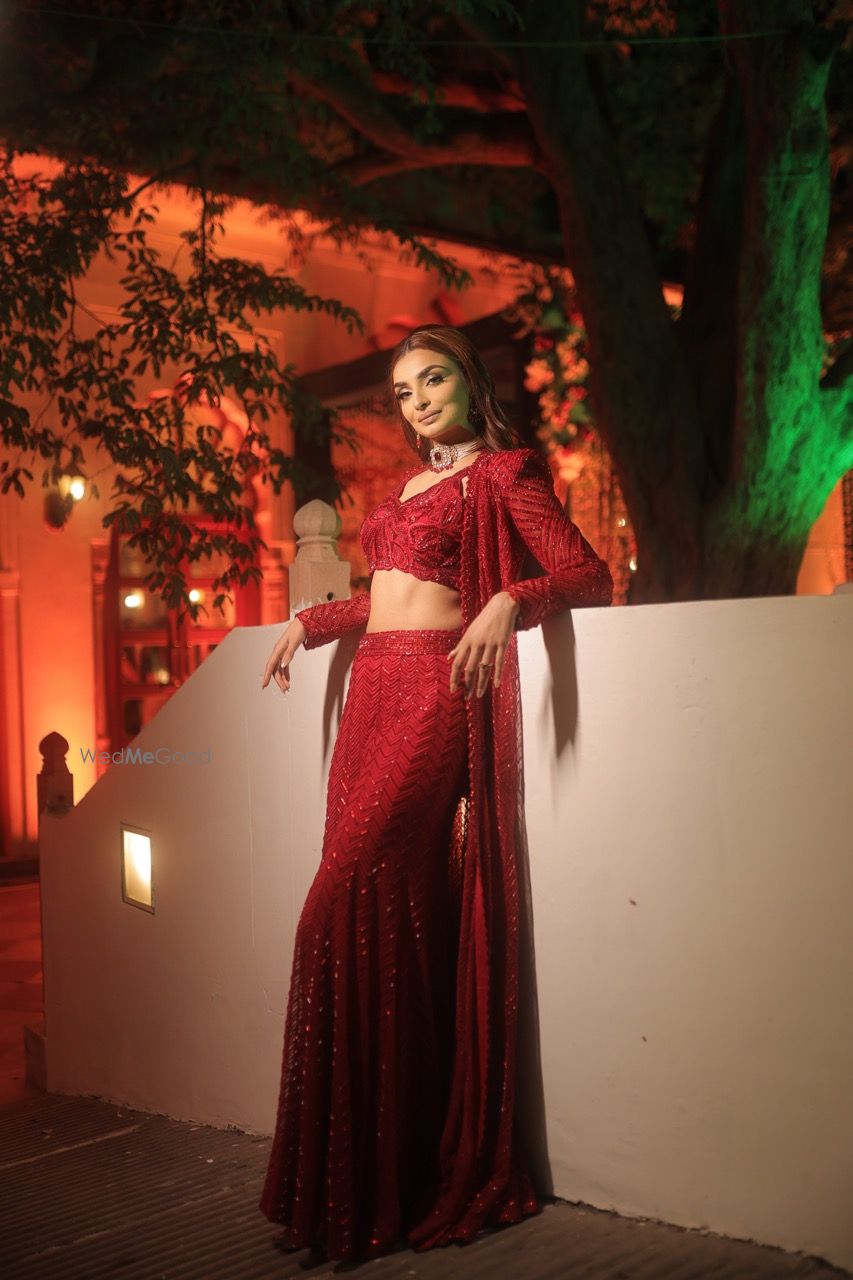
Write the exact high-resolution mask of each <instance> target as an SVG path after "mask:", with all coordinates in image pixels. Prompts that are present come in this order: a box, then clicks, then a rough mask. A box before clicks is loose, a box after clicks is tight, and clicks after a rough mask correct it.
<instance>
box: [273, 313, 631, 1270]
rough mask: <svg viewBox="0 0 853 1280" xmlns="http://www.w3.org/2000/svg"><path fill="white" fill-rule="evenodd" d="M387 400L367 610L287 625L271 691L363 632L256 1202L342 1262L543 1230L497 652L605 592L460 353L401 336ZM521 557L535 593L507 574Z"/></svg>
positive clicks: (513, 662)
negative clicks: (389, 454) (538, 1221)
mask: <svg viewBox="0 0 853 1280" xmlns="http://www.w3.org/2000/svg"><path fill="white" fill-rule="evenodd" d="M390 383H391V388H392V391H393V394H394V397H395V399H396V401H397V405H398V407H399V414H400V420H401V425H402V428H403V432H404V435H405V437H406V439H407V440H408V442H409V443H410V444H411V445H412V447H413V449H415V451H416V452H417V454H418V456H419V458H420V459H421V464H420V465H419V466H417V467H414V468H412V469H411V470H410V471H408V472H407V473H406V475H404V476H403V478H402V480H401V481H400V483H399V484H398V485H397V486H396V487H395V489H394V490H393V491H392V493H391V494H389V496H388V497H387V498H386V499H385V501H384V502H383V503H381V504H380V505H379V506H378V507H377V508H376V509H375V511H373V512H371V513H370V514H369V515H368V517H367V518H366V520H365V521H364V523H363V525H362V528H361V540H362V545H363V547H364V550H365V553H366V555H367V558H368V562H369V565H370V568H371V569H372V570H373V577H372V580H371V589H370V592H369V594H361V595H358V596H355V597H354V598H352V599H350V600H341V601H337V600H332V601H329V602H328V603H325V604H318V605H314V606H312V607H310V608H307V609H303V610H301V611H300V612H299V613H297V614H296V616H295V618H294V619H293V620H292V621H291V622H290V624H289V626H288V627H287V628H286V630H285V631H284V633H283V635H282V636H281V637H280V639H279V640H278V642H277V643H276V645H275V647H274V649H273V651H272V654H271V655H270V659H269V662H268V663H267V667H266V671H265V673H264V677H263V687H264V688H265V687H266V685H267V684H268V683H269V680H270V678H273V679H275V681H276V683H277V684H278V686H279V688H280V689H282V691H283V692H285V693H286V692H287V690H288V688H289V687H290V670H289V664H290V661H291V659H292V658H293V655H294V653H295V652H296V650H297V649H298V648H299V646H300V644H304V646H305V648H306V649H310V648H314V647H315V646H317V645H319V644H324V643H326V642H327V641H329V640H332V639H337V638H338V637H339V636H341V635H343V634H344V633H345V632H347V631H350V630H354V629H355V628H358V627H361V626H363V625H364V624H365V623H366V630H365V633H364V635H362V636H361V638H360V640H359V643H358V648H357V650H356V654H355V658H354V661H353V666H352V670H351V673H350V680H349V685H348V689H347V696H346V701H345V705H344V710H343V715H342V718H341V723H340V727H339V730H338V735H337V739H336V741H335V747H334V750H333V753H332V760H331V763H330V768H329V782H328V799H327V809H326V820H325V830H324V837H323V852H322V858H321V863H320V868H319V870H318V872H317V875H316V877H315V880H314V882H313V884H312V886H311V889H310V891H309V894H308V897H307V900H306V902H305V905H304V907H303V911H302V914H301V916H300V920H299V926H298V929H297V934H296V942H295V948H294V961H293V972H292V976H291V987H290V996H289V1000H288V1010H287V1018H286V1022H285V1033H284V1053H283V1063H282V1082H281V1093H280V1097H279V1105H278V1116H277V1121H276V1129H275V1135H274V1139H273V1145H272V1152H271V1156H270V1163H269V1168H268V1170H267V1176H266V1181H265V1184H264V1189H263V1194H262V1197H261V1202H260V1204H261V1209H262V1211H263V1212H264V1214H265V1215H266V1216H267V1217H268V1218H269V1219H270V1220H271V1221H274V1222H278V1223H282V1224H284V1225H285V1227H286V1228H287V1230H286V1232H285V1235H284V1238H283V1240H282V1243H284V1244H288V1245H290V1246H292V1247H302V1246H305V1245H308V1244H314V1245H316V1246H318V1247H320V1248H321V1249H322V1250H323V1252H325V1254H326V1256H328V1257H329V1258H337V1259H348V1260H350V1261H356V1260H358V1261H361V1260H364V1259H367V1258H371V1257H376V1256H378V1255H379V1254H382V1253H387V1252H389V1251H390V1250H392V1249H393V1248H394V1247H395V1246H396V1245H398V1244H408V1245H410V1246H412V1247H413V1248H416V1249H425V1248H430V1247H432V1246H434V1245H438V1244H447V1243H450V1242H451V1241H458V1242H465V1241H469V1240H472V1239H473V1238H474V1237H475V1236H476V1234H477V1232H478V1231H480V1230H481V1229H482V1228H484V1227H488V1226H492V1225H496V1224H498V1223H509V1222H518V1221H519V1220H520V1219H521V1218H523V1217H524V1216H526V1215H529V1214H534V1213H537V1212H539V1208H540V1206H539V1204H538V1202H537V1199H536V1195H535V1193H534V1190H533V1186H532V1184H531V1181H530V1177H529V1174H528V1171H527V1165H526V1160H525V1157H524V1153H523V1149H522V1146H521V1142H520V1138H519V1134H518V1132H517V1127H516V1125H515V1123H514V1115H515V1060H516V1022H517V1005H518V962H519V961H518V932H519V916H520V906H519V871H521V872H522V873H523V867H522V866H521V865H520V864H521V859H522V856H523V853H524V850H525V847H526V846H525V843H524V825H523V794H524V790H523V777H522V762H523V755H522V738H521V713H520V702H519V684H518V663H517V643H516V639H515V634H514V633H515V631H518V630H522V629H525V628H527V627H531V626H535V625H536V624H538V623H539V622H541V621H542V620H543V619H544V618H546V617H548V616H550V615H552V614H555V613H558V612H560V611H561V610H564V609H567V608H571V607H579V606H587V605H604V604H610V603H611V600H612V593H613V582H612V578H611V576H610V571H609V569H608V567H607V565H606V564H605V563H604V561H603V560H601V559H600V558H599V557H598V556H597V555H596V554H595V552H594V551H593V549H592V547H591V546H590V545H589V543H588V542H587V541H586V540H585V539H584V538H583V537H582V535H581V533H580V531H579V530H578V528H577V527H576V526H575V525H574V524H573V523H572V522H571V521H570V520H569V519H568V517H567V516H566V514H565V512H564V511H563V509H562V507H561V506H560V503H559V502H558V500H557V497H556V494H555V493H554V488H553V484H552V481H551V475H550V470H549V468H548V466H547V464H546V463H545V462H544V460H543V459H542V458H541V457H540V455H539V454H538V453H537V452H536V451H535V450H533V449H529V448H525V447H521V446H520V445H519V441H518V438H517V437H516V436H515V434H514V433H513V431H512V429H511V427H510V426H509V425H508V423H507V421H506V419H505V417H504V414H503V412H502V410H501V408H500V406H499V405H498V403H497V400H496V399H495V395H494V390H493V386H492V381H491V378H490V376H489V374H488V372H487V370H486V368H485V366H484V365H483V363H482V360H481V359H480V357H479V355H478V353H477V351H476V350H475V349H474V348H473V347H472V345H471V343H470V342H469V340H468V339H467V338H466V337H465V335H464V334H462V333H460V332H459V331H458V330H456V329H453V328H450V327H448V326H444V325H425V326H421V327H420V328H418V329H415V330H414V331H413V332H412V333H411V334H409V336H408V337H407V338H405V339H404V340H403V341H402V342H401V343H400V344H399V346H398V347H397V348H396V349H395V351H394V352H393V355H392V359H391V362H390ZM528 553H529V554H531V555H532V556H533V557H534V558H535V561H537V562H538V565H537V567H538V568H541V569H544V571H545V572H544V573H541V574H539V575H538V576H534V577H526V578H523V577H521V574H520V570H521V566H522V562H523V560H524V558H525V556H526V555H527V554H528Z"/></svg>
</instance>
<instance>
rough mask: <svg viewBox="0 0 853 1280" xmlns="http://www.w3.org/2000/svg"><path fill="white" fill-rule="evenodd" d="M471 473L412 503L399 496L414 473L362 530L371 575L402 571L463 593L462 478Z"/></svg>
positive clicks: (436, 485) (445, 480)
mask: <svg viewBox="0 0 853 1280" xmlns="http://www.w3.org/2000/svg"><path fill="white" fill-rule="evenodd" d="M467 470H468V468H467V467H465V468H464V470H462V471H457V472H455V473H454V474H452V475H448V476H443V477H442V478H441V479H440V480H434V481H433V483H432V484H431V485H430V486H429V488H428V489H424V490H422V491H421V492H420V493H414V494H412V495H411V497H409V498H401V497H400V494H401V493H402V492H403V489H405V487H406V483H407V481H408V480H409V479H410V478H411V477H412V475H414V474H416V472H409V473H408V474H407V475H405V476H404V477H403V479H402V480H401V481H400V483H399V484H398V485H397V487H396V489H394V491H393V492H392V493H390V494H389V495H388V497H387V498H386V499H385V501H384V502H380V504H379V506H378V507H375V508H374V510H373V511H371V512H370V515H368V516H367V518H366V519H365V520H364V522H363V523H362V526H361V532H360V535H359V536H360V538H361V545H362V548H363V549H364V554H365V555H366V556H367V562H368V565H369V567H370V570H371V572H373V570H374V569H402V570H404V572H406V573H411V574H413V575H414V577H416V578H421V579H423V580H424V581H428V582H440V583H442V585H444V586H447V587H453V588H454V589H455V590H456V591H458V590H459V573H460V549H461V545H462V510H463V504H464V501H465V498H464V494H463V492H462V476H463V475H464V474H465V471H467Z"/></svg>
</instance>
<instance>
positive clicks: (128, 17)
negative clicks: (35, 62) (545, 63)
mask: <svg viewBox="0 0 853 1280" xmlns="http://www.w3.org/2000/svg"><path fill="white" fill-rule="evenodd" d="M36 12H37V13H39V14H46V15H49V16H50V17H56V18H78V19H79V18H85V19H87V20H88V21H90V22H91V21H96V22H112V23H118V24H121V25H122V26H134V27H151V28H153V29H155V30H158V31H175V32H178V33H180V34H187V35H220V36H223V35H224V36H229V37H234V38H235V39H241V40H253V39H257V40H273V39H274V40H275V41H276V42H279V41H282V40H285V41H287V40H291V41H300V40H301V41H304V42H305V43H311V44H352V43H353V41H357V43H358V44H360V45H363V44H377V45H379V44H386V45H395V46H398V47H406V46H409V45H411V46H413V47H417V48H425V47H426V48H433V49H449V48H459V49H477V48H479V47H480V43H479V42H478V41H475V40H452V39H444V40H434V39H429V38H427V37H425V36H418V37H417V38H415V39H412V40H404V39H401V38H400V37H397V36H370V35H362V34H357V35H356V34H354V35H333V34H330V33H323V32H307V31H306V32H302V31H293V32H290V31H246V30H243V31H241V30H238V29H236V28H234V27H209V26H202V25H200V24H195V23H183V22H182V23H174V22H158V21H157V20H156V19H155V18H140V17H137V16H136V15H133V14H115V13H103V14H101V13H99V14H92V13H91V12H88V13H81V12H80V11H79V10H74V9H58V8H54V7H52V6H51V7H49V8H48V7H43V6H40V7H39V9H38V10H37V11H36ZM793 34H795V32H794V29H793V28H791V27H768V28H766V29H765V30H763V31H736V32H732V33H731V34H730V35H725V34H724V33H723V32H718V33H715V34H711V35H702V36H698V35H692V36H688V35H684V36H679V35H671V36H626V35H621V34H619V35H618V36H616V37H615V38H613V39H607V38H601V37H596V38H592V37H590V38H589V39H586V40H522V39H518V40H486V41H484V42H483V43H484V44H485V45H487V46H488V47H489V48H491V49H601V48H604V49H613V48H616V47H619V46H624V45H658V46H661V45H675V44H727V43H729V42H730V41H733V40H763V39H765V38H766V37H768V36H787V35H793Z"/></svg>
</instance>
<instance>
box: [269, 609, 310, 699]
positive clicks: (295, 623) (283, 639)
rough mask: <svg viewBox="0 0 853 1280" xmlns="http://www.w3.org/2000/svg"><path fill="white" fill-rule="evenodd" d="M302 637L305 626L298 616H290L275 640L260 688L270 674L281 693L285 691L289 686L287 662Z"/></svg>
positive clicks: (303, 636)
mask: <svg viewBox="0 0 853 1280" xmlns="http://www.w3.org/2000/svg"><path fill="white" fill-rule="evenodd" d="M304 639H305V628H304V627H303V625H302V623H301V622H300V621H299V619H298V618H292V619H291V620H290V623H289V625H288V626H287V627H286V628H285V630H284V631H283V632H282V634H281V635H280V636H279V638H278V640H276V642H275V647H274V649H273V651H272V653H271V654H270V656H269V661H268V662H267V665H266V670H265V671H264V675H263V684H262V685H261V688H262V689H266V687H267V685H268V684H269V682H270V676H272V677H273V679H274V680H275V682H276V684H277V685H278V687H279V689H281V691H282V693H287V691H288V689H289V688H290V671H289V670H288V664H289V662H290V659H291V658H292V657H293V655H294V653H296V650H297V649H298V648H299V646H300V645H301V644H302V641H303V640H304Z"/></svg>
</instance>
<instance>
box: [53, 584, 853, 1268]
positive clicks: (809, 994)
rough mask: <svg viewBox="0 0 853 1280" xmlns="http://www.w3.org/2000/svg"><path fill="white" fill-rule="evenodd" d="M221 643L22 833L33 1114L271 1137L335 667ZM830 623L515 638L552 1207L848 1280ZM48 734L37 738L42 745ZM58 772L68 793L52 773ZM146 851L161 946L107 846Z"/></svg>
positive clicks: (712, 623) (594, 614)
mask: <svg viewBox="0 0 853 1280" xmlns="http://www.w3.org/2000/svg"><path fill="white" fill-rule="evenodd" d="M279 632H280V628H279V627H266V628H252V629H240V630H237V631H235V632H232V633H231V634H230V635H229V636H228V638H227V639H226V641H225V642H224V643H223V644H222V645H220V647H219V648H218V649H217V650H216V652H215V653H214V654H213V655H212V657H211V658H210V659H209V660H208V661H207V662H206V663H205V664H204V665H203V666H202V668H201V669H200V670H199V671H198V672H196V674H195V675H194V676H193V677H192V678H191V679H190V680H189V681H188V683H187V684H186V685H185V686H184V687H183V688H182V689H181V690H180V691H179V692H178V693H177V695H176V696H175V697H173V698H172V699H171V700H170V702H169V703H168V704H167V705H166V707H165V708H164V709H163V711H162V712H161V713H160V715H159V716H158V717H157V718H156V720H155V721H154V722H153V723H152V724H151V725H148V726H147V727H146V729H145V730H144V731H143V733H142V734H141V735H140V736H139V738H137V739H136V740H135V744H134V745H140V746H143V747H147V748H149V749H153V748H154V747H155V746H166V747H169V748H172V749H176V750H184V749H186V750H204V749H205V748H206V747H208V746H209V747H210V748H211V751H212V763H211V764H210V765H209V766H204V765H197V766H188V765H183V766H182V765H176V764H175V765H161V766H158V765H151V766H144V765H114V766H113V767H112V768H111V769H110V770H109V772H108V773H107V775H106V776H105V777H104V778H102V779H101V780H100V782H98V783H97V784H96V786H95V787H94V788H93V789H92V790H91V791H90V792H88V794H87V795H86V796H85V797H84V798H83V800H82V802H81V803H80V804H79V805H78V806H77V808H76V809H75V810H73V811H72V812H70V813H69V814H68V815H66V816H65V817H64V818H51V817H46V818H44V819H43V828H42V846H41V859H42V861H41V876H42V896H43V916H44V930H45V939H44V943H45V957H44V958H45V998H46V1022H47V1042H48V1087H49V1088H50V1089H51V1090H54V1091H58V1092H66V1093H84V1094H96V1095H99V1096H102V1097H105V1098H108V1099H110V1100H113V1101H117V1102H121V1103H125V1104H129V1105H132V1106H135V1107H140V1108H142V1109H147V1110H152V1111H159V1112H163V1113H166V1114H168V1115H171V1116H175V1117H178V1118H182V1119H192V1120H198V1121H202V1122H206V1123H212V1124H217V1125H226V1124H234V1125H237V1126H239V1127H241V1128H245V1129H248V1130H251V1131H255V1132H262V1133H269V1132H271V1129H272V1124H273V1120H274V1113H275V1103H276V1098H277V1091H278V1076H279V1069H280V1061H281V1047H282V1033H283V1016H284V1008H285V1002H286V997H287V986H288V979H289V969H290V962H291V955H292V945H293V936H294V930H295V925H296V920H297V918H298V913H299V910H300V908H301V904H302V901H303V900H304V897H305V894H306V892H307V890H308V887H309V885H310V883H311V879H312V877H313V875H314V871H315V869H316V866H317V863H318V860H319V854H320V840H321V834H322V822H323V797H324V788H325V780H326V771H327V768H328V761H329V754H330V750H331V744H332V741H333V737H334V732H335V728H336V725H337V722H338V719H339V714H340V709H341V701H342V697H343V692H344V689H345V685H346V680H347V675H348V662H349V658H350V656H351V654H352V650H353V647H354V643H355V640H356V637H350V638H349V639H348V640H346V641H344V642H342V643H341V644H340V645H331V646H327V647H326V648H322V649H318V650H314V651H311V652H310V653H305V652H301V653H300V654H298V655H297V658H296V659H295V661H294V663H293V665H292V667H291V674H292V677H293V688H292V690H291V692H290V694H288V695H287V697H284V696H283V695H282V694H281V693H279V691H278V690H277V689H276V688H274V687H273V686H272V685H270V686H269V687H268V688H267V690H265V691H264V692H263V693H262V692H261V690H260V673H261V671H262V669H263V666H264V663H265V660H266V657H267V654H268V651H269V649H270V648H271V645H272V643H273V641H274V639H275V638H276V636H277V635H278V634H279ZM851 651H853V596H851V595H846V596H843V595H838V596H832V597H774V598H769V599H754V600H722V601H713V602H698V603H693V604H672V605H649V606H643V607H634V608H625V609H584V610H578V611H577V612H576V613H575V614H574V615H573V616H569V615H564V616H563V617H562V618H559V619H555V620H554V621H553V622H551V623H549V624H546V627H545V628H543V629H539V630H535V631H532V632H525V633H522V634H521V635H520V636H519V653H520V660H521V665H522V673H523V678H522V696H523V702H524V735H525V775H526V791H527V806H526V808H527V830H528V840H529V849H530V876H531V883H532V892H533V914H534V923H535V953H536V981H537V984H538V1001H539V1035H540V1047H541V1081H540V1082H539V1085H538V1088H539V1089H540V1090H541V1094H540V1095H537V1092H536V1090H537V1082H536V1077H535V1074H534V1076H533V1078H532V1082H531V1077H530V1075H529V1072H528V1074H527V1075H526V1079H527V1081H528V1084H527V1089H528V1093H527V1096H526V1100H525V1115H526V1117H527V1123H528V1125H529V1126H530V1127H531V1131H532V1132H533V1133H534V1134H537V1129H538V1118H539V1117H542V1116H544V1132H542V1131H539V1132H538V1139H537V1149H538V1155H539V1174H540V1177H543V1178H546V1179H547V1176H548V1163H549V1162H550V1173H551V1178H552V1183H553V1191H554V1193H555V1194H556V1195H558V1196H562V1197H565V1198H566V1199H570V1200H583V1201H586V1202H588V1203H590V1204H593V1205H597V1206H599V1207H604V1208H612V1209H615V1210H618V1211H619V1212H621V1213H625V1214H629V1215H630V1214H639V1215H644V1216H651V1217H659V1218H662V1219H665V1220H667V1221H669V1222H674V1223H678V1224H681V1225H684V1226H706V1227H708V1228H710V1229H712V1230H714V1231H718V1232H722V1233H724V1234H728V1235H732V1236H742V1237H746V1238H751V1239H755V1240H757V1241H761V1242H764V1243H768V1244H775V1245H779V1246H781V1247H783V1248H786V1249H790V1250H803V1251H805V1252H806V1253H814V1254H818V1255H820V1256H823V1257H825V1258H827V1259H829V1260H831V1261H832V1262H834V1263H836V1264H838V1265H841V1266H846V1267H851V1266H853V1223H851V1217H850V1214H849V1204H850V1198H851V1164H853V1158H852V1157H853V1094H851V1090H850V1080H851V1078H853V1017H851V1013H852V1012H853V1010H851V994H850V991H851V983H850V975H851V973H853V930H851V928H850V904H851V900H853V858H851V853H853V841H851V838H850V834H849V831H850V819H849V811H848V809H847V804H848V794H849V786H850V780H851V779H850V764H849V761H850V737H849V733H850V729H849V727H850V724H851V722H853V683H851V680H850V654H851ZM60 727H61V726H60ZM69 766H70V767H71V768H72V770H74V769H75V763H74V761H73V759H71V758H70V757H69ZM120 820H124V821H126V822H129V823H132V824H136V825H139V826H142V827H146V828H150V829H152V830H153V833H154V841H155V848H154V892H155V903H156V911H155V913H154V914H153V915H151V914H149V913H146V912H143V911H140V910H137V909H135V908H132V907H130V906H127V905H125V904H123V903H122V901H121V891H120V868H119V821H120Z"/></svg>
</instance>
